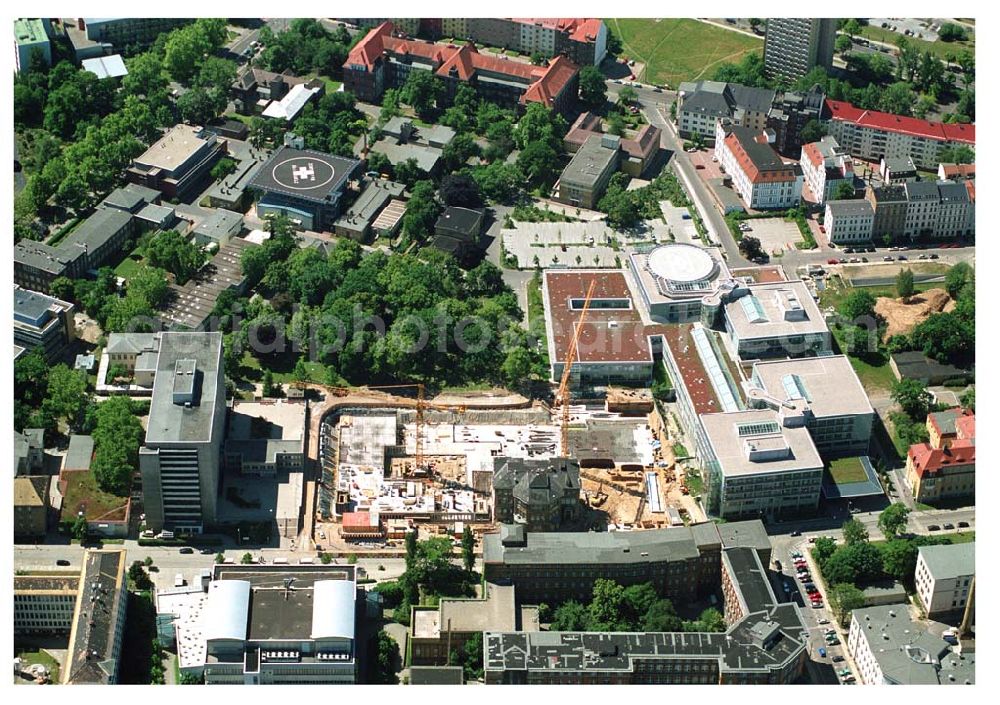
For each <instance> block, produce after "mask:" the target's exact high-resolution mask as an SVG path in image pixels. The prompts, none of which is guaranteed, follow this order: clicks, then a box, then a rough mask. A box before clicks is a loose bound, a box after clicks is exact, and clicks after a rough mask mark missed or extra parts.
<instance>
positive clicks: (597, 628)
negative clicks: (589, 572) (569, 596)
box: [540, 578, 726, 632]
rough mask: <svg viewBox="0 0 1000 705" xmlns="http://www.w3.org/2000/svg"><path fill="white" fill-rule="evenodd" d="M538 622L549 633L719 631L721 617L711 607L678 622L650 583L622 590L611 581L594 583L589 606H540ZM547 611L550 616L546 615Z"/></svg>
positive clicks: (668, 603) (722, 628) (722, 624)
mask: <svg viewBox="0 0 1000 705" xmlns="http://www.w3.org/2000/svg"><path fill="white" fill-rule="evenodd" d="M540 610H541V612H542V614H541V617H542V621H550V622H551V624H550V629H552V630H553V631H591V632H680V631H688V632H696V631H697V632H705V631H707V632H722V631H725V629H726V624H725V620H724V619H723V617H722V614H721V613H720V612H719V611H718V610H717V609H715V608H712V607H709V608H708V609H706V610H704V611H703V612H702V613H701V615H700V616H699V618H698V619H697V620H693V621H687V620H682V619H681V618H680V617H679V616H678V615H677V612H676V610H675V609H674V605H673V603H672V602H671V601H670V600H668V599H666V598H661V597H659V595H657V593H656V589H655V588H654V587H653V585H652V584H651V583H641V584H638V585H630V586H628V587H624V586H623V585H620V584H619V583H617V582H615V581H614V580H607V579H604V578H600V579H598V580H597V581H595V582H594V591H593V597H592V598H591V601H590V603H589V604H586V605H584V604H582V603H580V602H577V601H575V600H569V601H567V602H564V603H563V604H561V605H559V606H558V607H557V608H555V610H550V609H549V607H548V606H547V605H541V606H540ZM550 612H551V614H550Z"/></svg>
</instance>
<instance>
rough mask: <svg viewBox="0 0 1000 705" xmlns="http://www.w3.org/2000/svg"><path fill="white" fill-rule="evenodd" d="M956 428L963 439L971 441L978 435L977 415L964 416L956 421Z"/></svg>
mask: <svg viewBox="0 0 1000 705" xmlns="http://www.w3.org/2000/svg"><path fill="white" fill-rule="evenodd" d="M955 430H956V432H957V433H958V437H959V438H960V439H962V440H968V441H971V440H973V439H974V438H975V437H976V415H975V414H970V415H968V416H963V417H962V418H960V419H959V420H958V421H956V422H955Z"/></svg>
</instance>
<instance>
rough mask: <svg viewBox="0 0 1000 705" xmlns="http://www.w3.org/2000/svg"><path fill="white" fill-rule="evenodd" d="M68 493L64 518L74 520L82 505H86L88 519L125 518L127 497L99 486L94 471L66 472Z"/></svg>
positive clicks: (115, 519) (64, 507)
mask: <svg viewBox="0 0 1000 705" xmlns="http://www.w3.org/2000/svg"><path fill="white" fill-rule="evenodd" d="M64 477H65V479H66V495H65V496H64V497H63V510H62V520H63V521H69V522H72V521H73V519H74V518H75V517H76V513H77V512H78V511H79V510H80V508H81V507H86V517H87V519H89V520H91V521H93V520H95V519H98V518H102V519H106V520H109V521H121V520H122V519H124V518H125V504H126V503H127V502H128V499H127V498H126V497H118V496H117V495H113V494H108V493H107V492H104V491H103V490H102V489H101V488H100V487H98V486H97V480H95V479H94V473H92V472H90V471H85V470H80V471H77V472H68V473H65V474H64Z"/></svg>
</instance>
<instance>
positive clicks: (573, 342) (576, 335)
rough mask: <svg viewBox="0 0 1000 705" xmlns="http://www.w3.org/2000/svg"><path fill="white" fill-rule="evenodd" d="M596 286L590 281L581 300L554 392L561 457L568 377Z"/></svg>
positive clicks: (565, 448) (565, 440)
mask: <svg viewBox="0 0 1000 705" xmlns="http://www.w3.org/2000/svg"><path fill="white" fill-rule="evenodd" d="M596 285H597V280H596V279H591V280H590V286H589V287H588V288H587V297H586V298H585V299H584V300H583V309H582V310H581V311H580V320H578V321H577V322H576V328H574V329H573V337H572V338H571V339H570V341H569V349H568V350H567V351H566V362H564V363H563V373H562V380H560V382H559V391H557V392H556V399H555V405H556V406H558V405H560V404H561V405H562V425H561V428H560V435H559V450H560V453H561V455H562V457H564V458H567V457H569V397H570V391H569V376H570V372H571V371H572V369H573V363H574V362H575V361H576V353H577V348H578V346H579V344H580V331H581V330H583V322H584V319H586V318H587V311H589V310H590V299H591V297H593V295H594V287H595V286H596Z"/></svg>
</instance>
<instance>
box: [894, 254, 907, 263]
mask: <svg viewBox="0 0 1000 705" xmlns="http://www.w3.org/2000/svg"><path fill="white" fill-rule="evenodd" d="M896 259H897V260H899V261H900V262H905V261H906V260H907V257H906V255H900V256H899V257H897V258H896Z"/></svg>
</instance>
